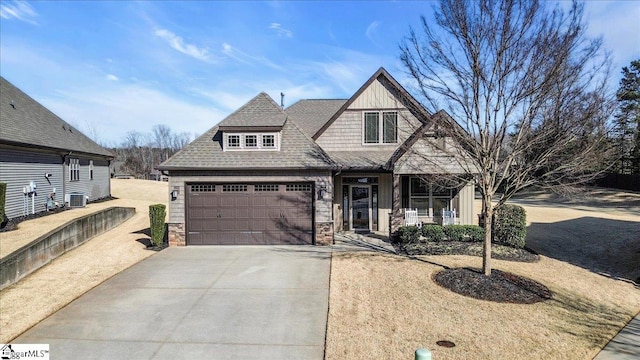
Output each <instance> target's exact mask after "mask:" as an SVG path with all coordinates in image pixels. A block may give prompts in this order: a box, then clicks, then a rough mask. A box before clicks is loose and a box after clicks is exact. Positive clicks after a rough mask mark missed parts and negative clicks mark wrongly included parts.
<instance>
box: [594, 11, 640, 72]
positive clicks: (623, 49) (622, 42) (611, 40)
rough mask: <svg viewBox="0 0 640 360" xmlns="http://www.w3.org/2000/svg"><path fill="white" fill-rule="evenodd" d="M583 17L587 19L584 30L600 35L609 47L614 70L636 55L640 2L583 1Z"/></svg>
mask: <svg viewBox="0 0 640 360" xmlns="http://www.w3.org/2000/svg"><path fill="white" fill-rule="evenodd" d="M585 18H586V20H587V21H588V27H587V34H588V35H589V36H592V37H595V36H600V35H602V37H603V40H604V47H605V48H607V49H610V50H612V51H613V56H614V61H615V62H616V66H617V67H618V68H617V69H614V72H616V71H617V72H619V71H620V70H621V68H622V66H628V65H629V63H630V62H631V60H634V59H637V58H638V56H639V55H640V36H638V34H640V21H638V19H640V2H637V1H587V2H585ZM612 19H615V20H614V21H612ZM633 34H636V35H633Z"/></svg>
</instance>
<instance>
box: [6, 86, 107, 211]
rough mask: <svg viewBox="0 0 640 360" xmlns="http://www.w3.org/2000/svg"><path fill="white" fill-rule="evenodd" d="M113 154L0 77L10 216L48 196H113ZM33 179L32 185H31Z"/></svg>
mask: <svg viewBox="0 0 640 360" xmlns="http://www.w3.org/2000/svg"><path fill="white" fill-rule="evenodd" d="M112 159H113V154H112V153H111V152H110V151H109V150H107V149H105V148H103V147H102V146H100V145H98V144H96V143H95V142H94V141H93V140H91V139H89V138H88V137H86V136H85V135H84V134H82V133H81V132H80V131H78V130H77V129H76V128H74V127H73V126H71V125H69V124H68V123H67V122H65V121H64V120H62V119H61V118H59V117H58V116H56V115H55V114H54V113H52V112H51V111H49V110H48V109H47V108H45V107H44V106H42V105H41V104H40V103H38V102H37V101H35V100H34V99H32V98H31V97H29V96H28V95H27V94H25V93H24V92H22V91H21V90H20V89H18V88H17V87H15V86H14V85H13V84H11V83H10V82H8V81H7V80H6V79H5V78H4V77H1V78H0V182H4V183H7V194H6V206H5V211H6V214H7V217H8V218H15V217H19V216H22V215H26V214H30V213H32V212H41V211H45V210H46V207H45V204H46V203H47V199H48V197H49V196H50V195H51V194H52V193H55V195H54V196H55V201H56V202H58V203H59V204H61V205H62V204H63V203H64V202H65V198H66V196H67V195H69V194H74V199H77V198H78V196H79V195H78V194H82V195H83V196H84V197H85V198H86V199H87V200H89V201H93V200H97V199H101V198H105V197H109V196H111V183H110V173H109V163H110V161H111V160H112ZM32 185H35V189H33V188H32Z"/></svg>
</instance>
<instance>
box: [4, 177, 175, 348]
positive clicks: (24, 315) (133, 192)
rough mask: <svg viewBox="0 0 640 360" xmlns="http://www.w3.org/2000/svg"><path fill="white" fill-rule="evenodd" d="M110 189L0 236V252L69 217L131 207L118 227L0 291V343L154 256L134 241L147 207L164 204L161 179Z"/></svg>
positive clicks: (143, 226)
mask: <svg viewBox="0 0 640 360" xmlns="http://www.w3.org/2000/svg"><path fill="white" fill-rule="evenodd" d="M111 193H112V195H113V196H115V197H117V198H118V200H112V201H107V202H104V203H97V204H90V205H88V206H87V207H86V208H82V209H73V210H68V211H64V212H61V213H58V214H54V215H50V216H46V217H43V218H38V219H34V220H30V221H26V222H23V223H20V224H19V225H18V229H17V230H15V231H11V232H7V233H2V234H0V249H1V250H2V251H1V253H2V256H4V255H6V254H8V253H10V252H11V251H13V250H15V249H17V248H19V247H20V246H22V245H24V244H26V243H28V242H30V241H32V240H34V239H35V238H37V237H38V236H40V235H42V234H45V233H47V232H48V231H51V230H53V229H55V228H56V227H58V226H60V225H62V224H64V223H66V222H67V221H69V220H71V219H73V218H77V217H80V216H83V215H86V214H89V213H93V212H96V211H98V210H100V209H104V208H107V207H111V206H128V207H135V208H136V214H135V215H134V216H133V217H132V218H130V219H129V220H127V221H126V222H124V223H123V224H122V225H120V226H118V227H117V228H115V229H113V230H111V231H108V232H106V233H104V234H102V235H100V236H97V237H95V238H93V239H91V240H89V241H87V242H86V243H85V244H83V245H81V246H79V247H78V248H76V249H74V250H72V251H70V252H68V253H66V254H64V255H62V256H60V257H59V258H57V259H55V260H54V261H52V262H51V263H50V264H48V265H46V266H44V267H43V268H41V269H39V270H38V271H36V272H34V273H33V274H31V275H29V276H27V277H26V278H24V279H22V280H20V281H19V282H18V283H16V284H14V285H13V286H10V287H8V288H6V289H3V290H2V291H0V343H7V342H9V341H11V340H12V339H13V338H15V337H16V336H18V335H20V334H21V333H22V332H24V331H25V330H27V329H29V328H30V327H31V326H33V325H35V324H37V323H38V322H40V321H41V320H42V319H44V318H46V317H47V316H49V315H51V314H53V313H54V312H56V311H57V310H58V309H60V308H62V307H63V306H65V305H66V304H68V303H70V302H71V301H73V300H74V299H76V298H77V297H79V296H80V295H82V294H84V293H85V292H87V291H88V290H90V289H92V288H93V287H95V286H97V285H99V284H100V283H102V282H103V281H105V280H107V279H108V278H110V277H111V276H113V275H115V274H117V273H119V272H120V271H122V270H124V269H126V268H128V267H130V266H131V265H133V264H135V263H137V262H139V261H140V260H142V259H144V258H146V257H148V256H151V255H153V254H154V252H153V251H149V250H146V249H145V246H144V245H143V244H142V243H140V242H138V241H136V240H146V239H148V238H149V237H148V236H146V235H145V234H143V233H142V230H145V229H147V228H148V227H149V205H151V204H156V203H162V204H166V203H167V198H168V187H167V183H166V182H154V181H146V180H123V179H113V180H112V181H111ZM11 249H13V250H11Z"/></svg>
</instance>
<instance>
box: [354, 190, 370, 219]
mask: <svg viewBox="0 0 640 360" xmlns="http://www.w3.org/2000/svg"><path fill="white" fill-rule="evenodd" d="M370 201H371V196H370V192H369V186H352V187H351V228H352V229H353V230H369V229H370V227H369V210H370V209H371V206H370Z"/></svg>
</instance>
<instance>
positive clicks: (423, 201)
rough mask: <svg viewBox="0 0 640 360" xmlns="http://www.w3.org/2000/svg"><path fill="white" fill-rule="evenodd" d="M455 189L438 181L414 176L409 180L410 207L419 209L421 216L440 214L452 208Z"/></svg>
mask: <svg viewBox="0 0 640 360" xmlns="http://www.w3.org/2000/svg"><path fill="white" fill-rule="evenodd" d="M453 195H454V194H453V190H452V189H450V188H447V187H445V186H440V185H438V184H436V183H430V182H427V181H426V180H425V179H422V178H419V177H412V178H411V179H410V182H409V207H410V208H411V209H418V215H419V216H439V215H440V214H442V209H444V210H450V207H451V199H452V198H453Z"/></svg>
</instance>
